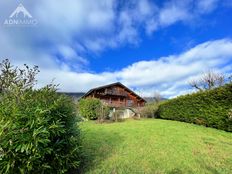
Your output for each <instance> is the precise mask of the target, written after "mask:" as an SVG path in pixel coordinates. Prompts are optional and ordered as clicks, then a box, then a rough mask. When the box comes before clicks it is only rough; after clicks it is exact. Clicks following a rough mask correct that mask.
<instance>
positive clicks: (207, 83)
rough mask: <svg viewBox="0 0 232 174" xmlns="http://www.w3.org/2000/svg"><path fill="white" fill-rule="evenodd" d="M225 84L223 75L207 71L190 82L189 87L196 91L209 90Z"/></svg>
mask: <svg viewBox="0 0 232 174" xmlns="http://www.w3.org/2000/svg"><path fill="white" fill-rule="evenodd" d="M225 83H226V78H225V75H223V74H221V73H216V72H214V71H212V70H209V71H207V72H205V73H203V74H202V75H201V77H199V78H198V79H194V80H191V81H190V82H189V84H190V86H191V87H193V88H195V89H197V90H200V91H202V90H209V89H213V88H216V87H219V86H223V85H224V84H225Z"/></svg>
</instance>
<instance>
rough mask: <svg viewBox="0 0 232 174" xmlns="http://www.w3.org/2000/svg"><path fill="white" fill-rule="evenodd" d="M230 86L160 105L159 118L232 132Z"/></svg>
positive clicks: (189, 95)
mask: <svg viewBox="0 0 232 174" xmlns="http://www.w3.org/2000/svg"><path fill="white" fill-rule="evenodd" d="M231 101H232V84H227V85H225V86H223V87H219V88H216V89H212V90H207V91H202V92H198V93H194V94H188V95H185V96H180V97H177V98H175V99H171V100H168V101H166V102H164V103H163V104H161V105H160V107H159V111H158V113H159V117H160V118H164V119H171V120H178V121H184V122H189V123H196V124H201V125H205V126H208V127H213V128H218V129H222V130H226V131H232V120H231V119H229V115H228V113H229V111H230V109H231V108H232V102H231Z"/></svg>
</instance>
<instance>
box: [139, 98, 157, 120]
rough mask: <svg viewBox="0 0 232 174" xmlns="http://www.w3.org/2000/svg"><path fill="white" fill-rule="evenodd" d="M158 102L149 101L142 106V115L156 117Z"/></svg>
mask: <svg viewBox="0 0 232 174" xmlns="http://www.w3.org/2000/svg"><path fill="white" fill-rule="evenodd" d="M158 106H159V104H158V103H156V102H155V103H148V104H146V105H145V106H144V107H143V108H141V111H140V115H141V117H144V118H154V117H156V112H157V110H158Z"/></svg>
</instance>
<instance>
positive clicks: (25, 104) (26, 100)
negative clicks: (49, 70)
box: [0, 66, 80, 173]
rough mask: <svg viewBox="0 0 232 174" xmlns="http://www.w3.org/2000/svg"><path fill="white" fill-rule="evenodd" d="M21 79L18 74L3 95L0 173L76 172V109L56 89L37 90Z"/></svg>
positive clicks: (78, 149) (6, 86)
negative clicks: (20, 81)
mask: <svg viewBox="0 0 232 174" xmlns="http://www.w3.org/2000/svg"><path fill="white" fill-rule="evenodd" d="M11 69H12V70H13V67H12V66H11ZM1 75H2V74H1ZM35 75H36V74H32V76H33V77H31V79H34V76H35ZM1 77H3V76H1ZM5 77H7V78H8V77H9V76H8V75H7V74H6V76H5ZM20 77H21V73H20V72H19V73H18V72H16V74H15V75H14V76H12V78H8V79H9V81H8V82H10V83H8V84H7V85H5V87H4V89H7V90H3V91H2V93H1V94H0V173H65V172H67V171H69V170H71V169H74V168H77V167H78V166H79V160H80V139H79V137H80V136H79V129H78V127H77V122H76V118H77V117H76V111H75V105H74V104H73V102H72V101H71V99H69V98H68V97H66V96H63V95H60V94H58V93H57V92H56V89H55V87H56V86H54V85H48V86H46V87H44V88H41V89H38V90H34V89H32V87H33V85H22V84H24V83H17V82H16V81H18V79H20ZM25 78H26V81H27V80H28V77H25ZM3 80H4V79H3ZM23 81H24V80H23ZM5 84H6V83H5Z"/></svg>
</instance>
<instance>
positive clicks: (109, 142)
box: [81, 119, 232, 174]
mask: <svg viewBox="0 0 232 174" xmlns="http://www.w3.org/2000/svg"><path fill="white" fill-rule="evenodd" d="M81 130H82V134H83V143H84V144H83V147H84V153H85V155H86V164H85V165H84V166H83V168H84V172H83V173H94V174H95V173H99V174H104V173H106V174H111V173H112V174H116V173H117V174H119V173H120V174H127V173H131V174H137V173H138V174H139V173H146V174H149V173H150V174H156V173H157V174H162V173H169V174H171V173H172V174H174V173H176V174H180V173H193V174H195V173H201V174H206V173H215V174H217V173H218V174H219V173H220V174H221V173H228V174H231V173H232V133H228V132H224V131H221V130H216V129H212V128H206V127H203V126H197V125H193V124H188V123H182V122H176V121H168V120H159V119H145V120H128V121H125V122H120V123H110V124H109V123H108V124H107V123H105V124H96V123H94V122H84V123H81Z"/></svg>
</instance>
